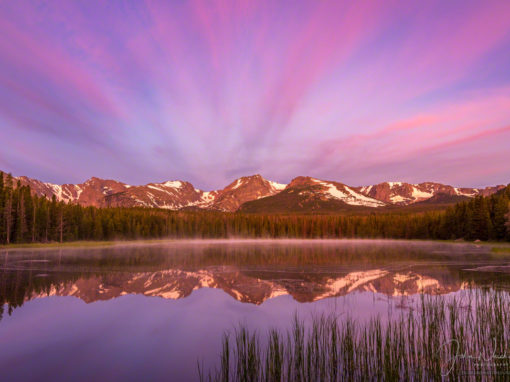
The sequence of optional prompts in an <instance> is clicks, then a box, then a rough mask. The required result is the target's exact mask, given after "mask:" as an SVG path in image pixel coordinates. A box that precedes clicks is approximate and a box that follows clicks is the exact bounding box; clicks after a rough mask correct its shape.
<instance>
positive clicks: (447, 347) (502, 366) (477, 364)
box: [439, 339, 510, 377]
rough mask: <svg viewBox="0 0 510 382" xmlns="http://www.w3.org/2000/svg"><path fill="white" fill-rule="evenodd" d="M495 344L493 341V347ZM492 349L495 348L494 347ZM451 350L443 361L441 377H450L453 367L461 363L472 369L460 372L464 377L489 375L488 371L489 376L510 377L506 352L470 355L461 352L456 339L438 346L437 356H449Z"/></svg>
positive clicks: (509, 365)
mask: <svg viewBox="0 0 510 382" xmlns="http://www.w3.org/2000/svg"><path fill="white" fill-rule="evenodd" d="M495 342H496V341H494V345H495ZM493 348H496V346H494V347H493ZM452 349H454V350H455V351H454V352H453V354H452V356H451V357H450V358H447V359H445V365H444V367H443V369H442V373H441V375H442V376H443V377H447V376H448V375H450V374H451V373H452V372H453V371H454V369H455V366H462V365H461V364H462V363H463V362H464V363H467V365H470V366H471V367H473V368H474V369H471V370H462V374H465V375H466V374H471V375H476V374H485V373H489V370H491V371H492V372H491V374H493V375H509V376H510V354H507V353H506V351H505V352H503V353H497V352H496V351H494V352H492V353H488V354H487V353H479V354H470V353H468V352H461V351H460V344H459V342H458V341H457V340H456V339H451V340H450V341H447V342H445V343H443V344H442V345H441V346H440V348H439V354H441V352H442V351H445V353H450V354H451V353H452V352H451V350H452Z"/></svg>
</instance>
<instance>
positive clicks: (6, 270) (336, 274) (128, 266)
mask: <svg viewBox="0 0 510 382" xmlns="http://www.w3.org/2000/svg"><path fill="white" fill-rule="evenodd" d="M1 256H2V257H1V258H0V266H1V269H0V304H2V305H3V304H5V303H7V304H9V308H10V309H12V308H15V307H17V306H20V305H22V304H23V303H24V302H25V301H27V300H30V299H33V298H38V297H44V296H48V295H58V296H75V297H78V298H80V299H82V300H83V301H85V302H93V301H97V300H108V299H112V298H115V297H118V296H122V295H125V294H143V295H146V296H159V297H162V298H167V299H177V298H183V297H186V296H189V295H190V294H191V293H192V292H193V290H196V289H199V288H204V287H210V288H219V289H222V290H224V291H225V292H226V293H228V294H229V295H231V296H232V297H234V298H235V299H237V300H239V301H242V302H249V303H254V304H260V303H262V302H264V301H265V300H267V299H270V298H273V297H276V296H279V295H290V296H292V297H293V298H294V299H296V300H297V301H299V302H311V301H316V300H320V299H323V298H327V297H332V296H341V295H345V294H348V293H352V292H355V291H372V292H378V293H383V294H386V295H391V296H399V295H410V294H417V293H430V294H443V293H448V292H453V291H457V290H459V289H462V288H465V287H467V286H470V285H475V286H480V285H491V284H494V283H498V284H499V285H503V286H506V285H510V278H509V276H508V272H501V271H500V272H495V270H496V271H497V270H500V269H505V268H504V266H507V265H508V264H509V262H508V260H509V259H508V257H505V256H501V255H494V254H491V253H490V252H488V251H487V249H486V248H484V247H477V246H473V245H450V244H431V243H406V242H383V243H379V242H361V243H360V242H322V243H318V244H317V243H310V242H277V243H274V242H270V243H266V244H263V245H260V244H254V243H238V244H221V243H204V244H196V243H188V244H185V243H183V244H178V245H176V244H172V245H153V246H131V247H110V248H100V249H78V250H76V249H73V250H45V251H41V250H38V251H19V252H18V251H11V252H6V251H4V252H3V253H2V255H1ZM484 267H489V268H484ZM494 267H496V268H494ZM498 267H499V268H498ZM467 269H471V270H467ZM472 269H475V270H472ZM476 269H481V270H484V271H483V272H478V271H476Z"/></svg>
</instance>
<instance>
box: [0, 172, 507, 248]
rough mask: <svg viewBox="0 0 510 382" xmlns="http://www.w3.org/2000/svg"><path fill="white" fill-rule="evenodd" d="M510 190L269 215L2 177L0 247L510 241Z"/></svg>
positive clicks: (0, 185) (0, 184)
mask: <svg viewBox="0 0 510 382" xmlns="http://www.w3.org/2000/svg"><path fill="white" fill-rule="evenodd" d="M509 201H510V186H509V187H507V188H506V189H504V190H502V191H501V192H499V193H498V194H495V195H492V196H490V197H476V198H474V199H472V200H470V201H469V202H463V203H460V204H457V205H455V206H453V207H450V208H448V209H447V210H445V211H433V212H424V213H412V214H410V213H406V214H404V213H400V214H399V213H388V214H381V213H379V214H370V215H363V216H347V215H294V214H289V215H282V214H280V215H276V214H274V215H262V214H243V213H224V212H213V211H166V210H158V209H148V208H95V207H83V206H80V205H77V204H65V203H63V202H58V201H57V200H56V199H55V197H53V198H52V199H51V200H49V199H47V198H45V197H38V196H35V195H32V193H31V191H30V188H29V187H28V186H21V184H20V183H19V182H18V183H17V184H13V178H12V176H11V175H7V176H5V177H4V176H3V174H2V173H0V242H1V243H3V244H9V243H30V242H55V241H56V242H63V241H75V240H125V239H149V238H232V237H251V238H277V237H289V238H356V237H359V238H395V239H458V238H463V239H467V240H476V239H479V240H499V241H503V240H507V241H510V222H509V220H510V217H509Z"/></svg>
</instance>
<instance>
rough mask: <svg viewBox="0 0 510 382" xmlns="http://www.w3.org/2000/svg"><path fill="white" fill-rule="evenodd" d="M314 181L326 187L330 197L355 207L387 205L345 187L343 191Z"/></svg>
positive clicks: (328, 184) (315, 180)
mask: <svg viewBox="0 0 510 382" xmlns="http://www.w3.org/2000/svg"><path fill="white" fill-rule="evenodd" d="M312 180H313V181H314V182H315V183H317V184H320V185H321V186H324V187H326V193H327V195H328V196H329V197H331V198H335V199H339V200H341V201H343V202H344V203H347V204H350V205H353V206H365V207H382V206H384V205H385V204H384V203H383V202H381V201H379V200H376V199H372V198H370V197H368V196H365V195H363V194H360V193H358V192H356V191H354V190H353V189H351V188H349V187H347V186H343V190H340V189H339V188H338V187H337V186H336V185H334V184H332V183H329V182H324V181H322V180H319V179H312Z"/></svg>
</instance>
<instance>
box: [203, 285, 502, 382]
mask: <svg viewBox="0 0 510 382" xmlns="http://www.w3.org/2000/svg"><path fill="white" fill-rule="evenodd" d="M465 292H466V293H464V294H461V295H459V296H453V297H452V296H450V297H449V298H448V297H447V298H445V297H442V296H428V295H422V296H421V297H420V299H418V300H417V302H416V303H414V304H412V305H411V306H409V307H408V308H406V309H405V310H404V311H402V312H401V313H400V314H398V315H397V317H380V316H375V317H372V318H370V319H368V320H366V321H362V322H358V321H356V320H355V319H353V318H351V317H346V318H343V317H337V316H334V315H322V316H318V317H314V318H313V319H312V321H311V323H310V324H306V323H305V321H304V320H301V319H300V318H299V317H298V316H295V317H294V320H293V322H292V324H291V326H290V329H289V330H287V331H286V332H285V331H279V330H276V329H271V330H269V332H268V333H267V335H264V336H260V335H259V334H258V333H257V332H250V331H249V330H248V329H247V328H246V327H244V326H240V327H238V328H237V329H236V330H235V331H234V332H233V333H226V334H225V336H224V337H223V346H222V351H221V368H219V369H217V370H211V371H210V372H209V373H208V375H205V374H204V373H203V371H202V372H201V373H200V379H201V380H202V381H205V380H209V381H366V380H370V381H372V380H374V381H395V380H413V381H431V380H433V381H442V380H446V381H457V380H475V381H486V380H491V381H492V380H501V381H503V380H508V379H509V378H510V293H509V292H508V291H500V290H494V289H485V290H480V289H473V290H468V291H465Z"/></svg>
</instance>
